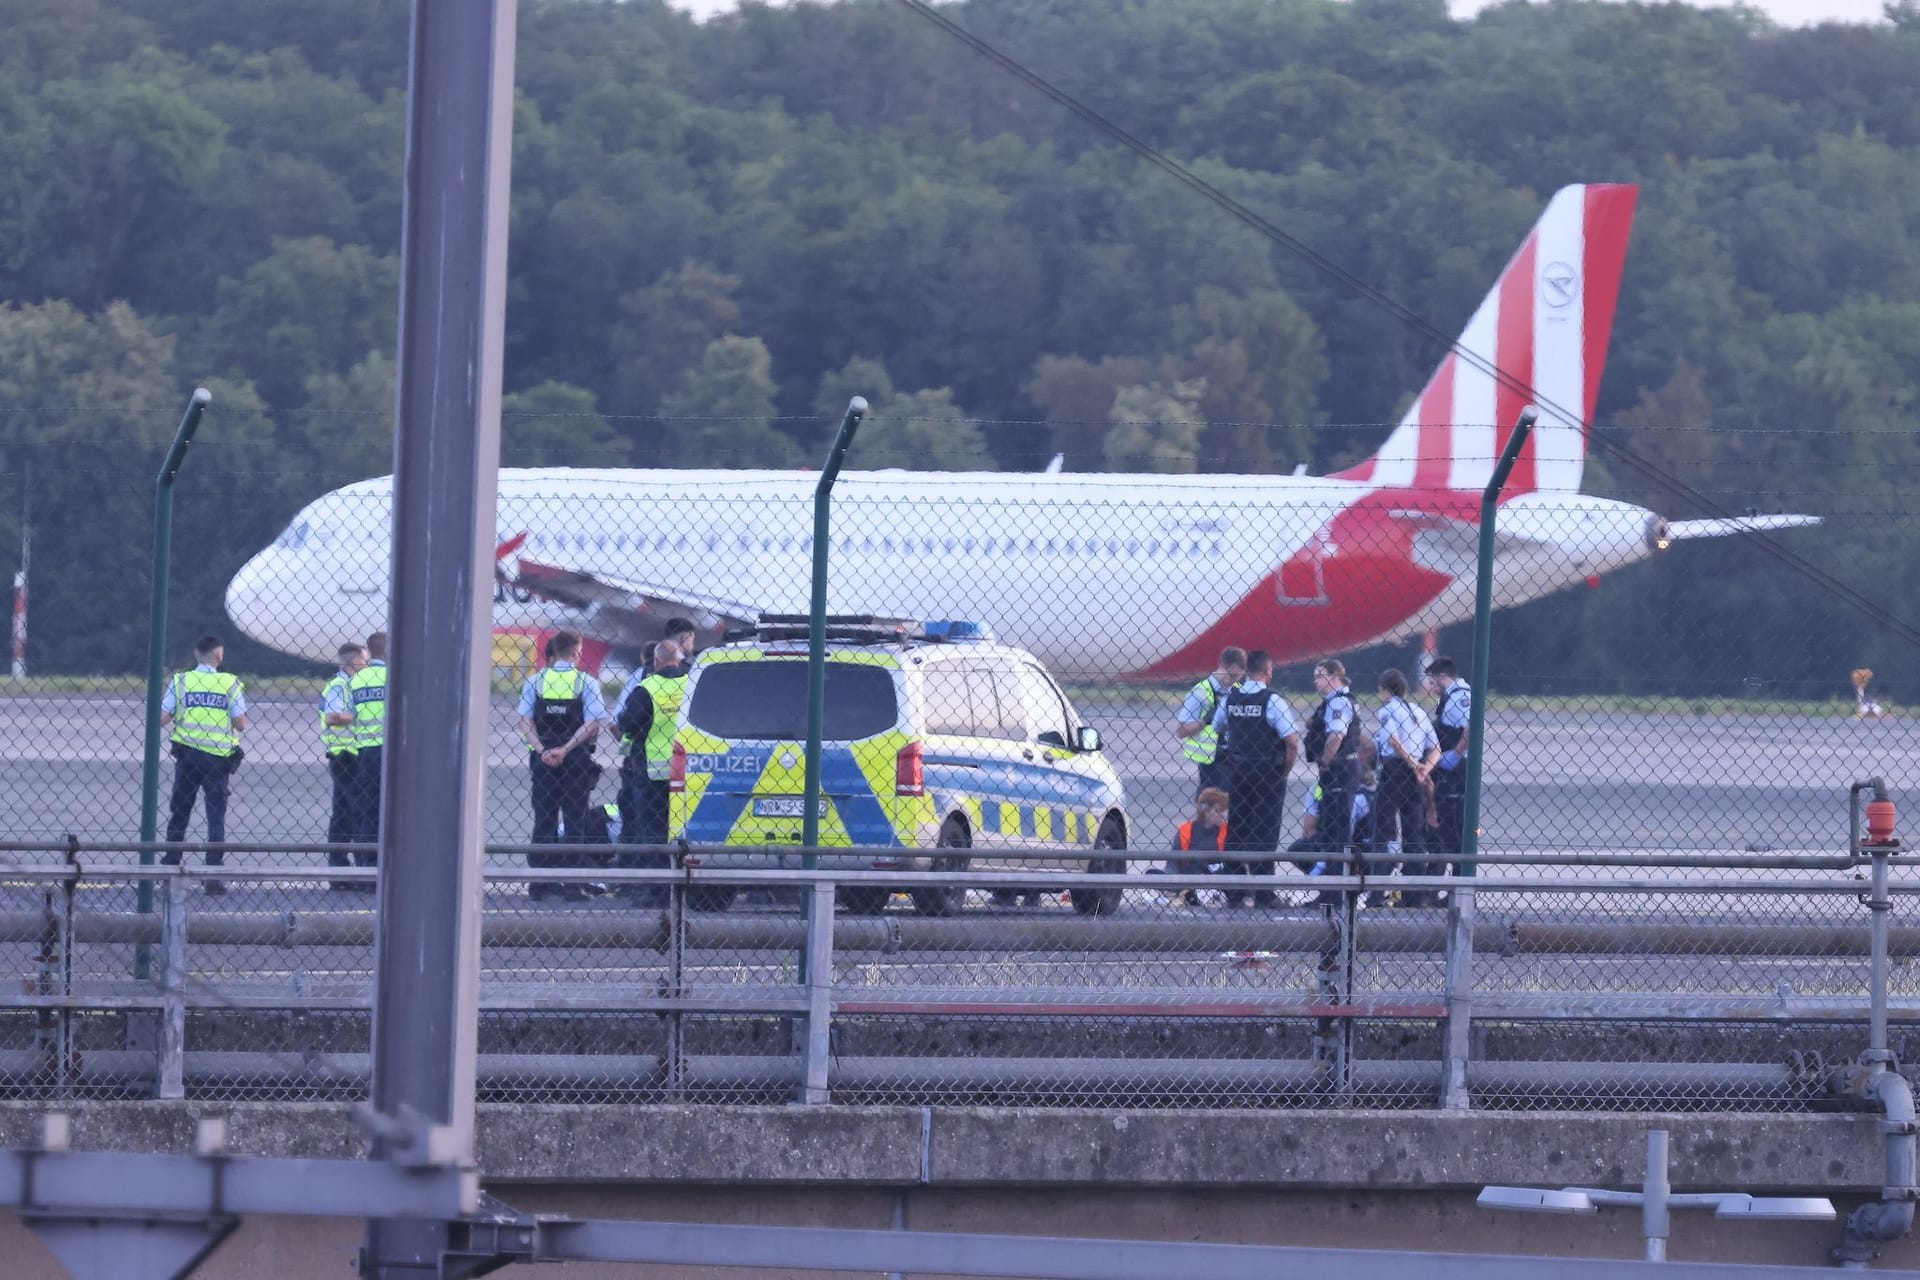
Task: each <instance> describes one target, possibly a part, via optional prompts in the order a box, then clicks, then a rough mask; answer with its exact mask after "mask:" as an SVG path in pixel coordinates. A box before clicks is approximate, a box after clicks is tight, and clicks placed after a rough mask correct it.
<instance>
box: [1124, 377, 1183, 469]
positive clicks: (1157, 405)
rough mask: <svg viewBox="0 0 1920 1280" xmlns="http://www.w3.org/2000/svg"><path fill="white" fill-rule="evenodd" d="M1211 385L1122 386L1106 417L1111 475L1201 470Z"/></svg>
mask: <svg viewBox="0 0 1920 1280" xmlns="http://www.w3.org/2000/svg"><path fill="white" fill-rule="evenodd" d="M1206 394H1207V386H1206V383H1204V382H1200V381H1193V382H1175V383H1172V384H1171V385H1160V384H1156V385H1152V386H1144V387H1122V388H1121V389H1120V391H1119V393H1118V394H1117V395H1115V396H1114V398H1113V408H1111V409H1109V410H1108V411H1107V416H1108V417H1110V418H1112V419H1113V429H1112V430H1110V431H1108V432H1107V439H1106V445H1105V453H1106V459H1107V470H1109V471H1155V472H1159V473H1160V474H1162V475H1188V474H1190V473H1192V472H1193V471H1195V470H1197V469H1198V465H1199V455H1200V426H1201V423H1200V402H1201V400H1202V398H1204V397H1205V395H1206Z"/></svg>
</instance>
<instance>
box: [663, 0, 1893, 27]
mask: <svg viewBox="0 0 1920 1280" xmlns="http://www.w3.org/2000/svg"><path fill="white" fill-rule="evenodd" d="M1493 2H1494V0H1448V5H1449V7H1450V8H1451V9H1452V10H1453V12H1454V14H1455V16H1457V17H1465V16H1467V15H1468V14H1471V13H1474V12H1475V11H1477V10H1479V9H1483V8H1485V7H1486V6H1487V5H1488V4H1489V3H1493ZM1746 2H1747V3H1748V4H1749V5H1750V6H1751V7H1753V8H1755V9H1758V10H1760V11H1761V12H1762V13H1765V14H1766V15H1767V16H1768V17H1770V18H1772V19H1773V20H1774V21H1775V22H1778V23H1780V24H1781V25H1783V26H1806V25H1809V24H1811V23H1815V22H1822V21H1829V20H1831V21H1836V22H1874V21H1877V20H1879V18H1880V4H1881V0H1746ZM668 3H669V4H671V5H673V7H674V8H676V9H685V10H687V11H688V12H689V13H692V14H693V15H694V16H695V17H697V18H704V17H708V16H710V15H712V14H715V13H720V12H724V11H725V10H728V9H731V8H733V6H734V0H668ZM1688 3H1690V4H1696V5H1699V6H1701V7H1702V8H1712V7H1717V6H1719V5H1723V4H1725V3H1728V0H1688Z"/></svg>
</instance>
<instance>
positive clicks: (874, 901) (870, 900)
mask: <svg viewBox="0 0 1920 1280" xmlns="http://www.w3.org/2000/svg"><path fill="white" fill-rule="evenodd" d="M891 897H893V894H892V892H890V891H889V890H886V889H853V888H847V889H842V890H840V905H841V906H843V907H845V908H846V909H847V912H848V913H849V914H850V915H856V916H877V915H879V914H880V913H881V912H882V911H885V910H886V909H887V899H889V898H891Z"/></svg>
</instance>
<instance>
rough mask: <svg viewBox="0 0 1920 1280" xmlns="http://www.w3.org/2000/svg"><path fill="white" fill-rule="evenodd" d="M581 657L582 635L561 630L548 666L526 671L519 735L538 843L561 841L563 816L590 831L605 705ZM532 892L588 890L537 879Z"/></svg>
mask: <svg viewBox="0 0 1920 1280" xmlns="http://www.w3.org/2000/svg"><path fill="white" fill-rule="evenodd" d="M579 655H580V635H579V633H578V632H576V631H556V632H555V633H554V634H553V638H552V639H551V640H549V641H548V642H547V665H546V666H545V667H543V668H541V669H540V670H539V671H536V672H534V673H533V674H532V675H530V676H528V677H527V682H526V684H525V686H523V687H522V688H521V690H520V740H521V742H522V743H524V744H525V745H526V748H527V753H528V754H527V768H528V772H529V773H530V774H531V776H532V781H533V841H532V842H533V843H534V844H558V843H559V842H560V820H561V816H562V815H563V814H564V815H565V817H566V824H567V830H569V831H576V832H577V831H584V830H586V825H587V799H588V797H589V796H590V795H591V794H592V792H593V784H594V781H595V779H597V778H598V777H599V776H600V769H599V766H598V765H596V764H595V763H594V760H593V740H594V739H595V738H596V737H598V736H599V734H600V721H601V720H602V719H604V718H605V717H606V714H607V712H606V704H605V702H604V701H603V700H602V698H601V696H600V682H599V681H597V680H595V679H593V678H592V677H591V676H589V675H587V673H586V672H584V671H581V670H579V669H578V668H576V667H575V666H574V660H575V659H576V658H578V657H579ZM581 864H582V860H581V859H579V858H573V857H568V856H567V855H565V854H550V853H534V854H529V855H527V865H528V866H530V867H536V868H545V867H566V866H578V865H581ZM527 896H528V897H530V898H533V899H536V900H538V899H543V898H558V899H566V900H576V899H581V898H585V897H587V896H589V891H588V889H587V888H586V886H584V885H568V884H535V885H532V886H531V887H530V888H529V889H528V891H527Z"/></svg>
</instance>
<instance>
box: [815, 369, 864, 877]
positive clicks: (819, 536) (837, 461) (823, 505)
mask: <svg viewBox="0 0 1920 1280" xmlns="http://www.w3.org/2000/svg"><path fill="white" fill-rule="evenodd" d="M866 416H867V402H866V400H865V399H864V398H863V397H861V396H855V397H854V398H853V399H851V400H849V401H847V416H846V417H844V418H842V419H840V431H839V433H838V434H837V435H835V436H834V438H833V447H832V448H830V449H828V450H827V461H826V465H824V466H822V467H821V468H820V482H819V483H818V484H816V485H814V486H813V594H812V596H811V598H810V600H809V601H808V604H807V773H806V784H805V786H804V787H803V788H802V791H803V795H802V796H801V800H800V805H801V814H802V816H801V819H800V843H801V845H802V846H803V847H804V848H805V849H806V850H807V853H806V854H804V855H803V857H804V864H803V865H805V866H806V867H808V868H812V867H813V866H814V864H815V862H816V861H817V859H816V858H815V856H814V854H813V850H814V849H817V848H819V846H820V735H821V731H822V725H823V723H824V721H825V716H826V701H827V534H828V526H829V523H830V515H831V511H832V502H833V482H834V481H835V480H836V479H838V478H839V476H840V468H841V466H842V465H843V464H844V463H845V462H846V460H847V450H848V449H850V448H852V447H853V433H854V429H855V428H857V427H858V426H859V425H860V420H861V419H862V418H864V417H866Z"/></svg>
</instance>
